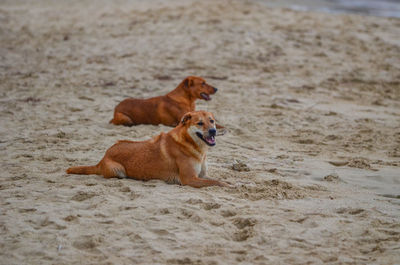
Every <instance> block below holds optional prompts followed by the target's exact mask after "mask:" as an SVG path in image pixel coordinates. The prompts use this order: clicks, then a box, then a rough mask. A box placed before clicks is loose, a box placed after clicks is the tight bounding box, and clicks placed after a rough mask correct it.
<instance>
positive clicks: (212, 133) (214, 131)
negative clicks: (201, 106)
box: [208, 128, 217, 136]
mask: <svg viewBox="0 0 400 265" xmlns="http://www.w3.org/2000/svg"><path fill="white" fill-rule="evenodd" d="M208 134H209V135H211V136H215V135H216V134H217V130H216V129H214V128H211V129H209V130H208Z"/></svg>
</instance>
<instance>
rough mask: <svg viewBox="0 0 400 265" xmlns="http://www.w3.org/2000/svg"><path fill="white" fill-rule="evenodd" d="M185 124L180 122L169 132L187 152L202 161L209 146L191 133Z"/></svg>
mask: <svg viewBox="0 0 400 265" xmlns="http://www.w3.org/2000/svg"><path fill="white" fill-rule="evenodd" d="M183 126H184V125H182V124H179V125H178V126H177V127H175V128H174V129H172V130H171V131H170V132H169V134H170V135H171V136H172V138H173V139H174V140H175V142H177V143H178V144H179V145H181V146H182V147H183V148H184V149H185V150H186V151H187V152H189V153H191V154H192V155H194V156H195V157H196V158H197V159H198V160H200V161H202V160H203V158H204V156H205V154H206V153H207V151H208V148H209V147H208V146H207V145H206V144H205V143H204V142H203V141H202V140H201V139H199V138H198V137H197V136H196V135H195V134H194V133H191V132H190V131H189V129H186V128H183Z"/></svg>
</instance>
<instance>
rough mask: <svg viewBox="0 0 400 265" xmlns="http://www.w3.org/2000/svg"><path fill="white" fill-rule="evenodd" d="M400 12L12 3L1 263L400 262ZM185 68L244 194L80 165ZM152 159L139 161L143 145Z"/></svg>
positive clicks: (224, 176) (5, 67) (141, 130)
mask: <svg viewBox="0 0 400 265" xmlns="http://www.w3.org/2000/svg"><path fill="white" fill-rule="evenodd" d="M399 36H400V20H399V19H393V18H392V19H390V18H377V17H362V16H357V15H330V14H322V13H313V12H298V11H291V10H288V9H284V8H275V9H272V8H268V7H266V6H264V5H262V4H259V3H256V2H253V1H210V0H207V1H153V0H151V1H124V0H119V1H112V2H111V1H76V0H74V1H50V0H49V1H46V0H40V1H2V3H1V4H0V123H1V124H0V125H1V126H0V148H1V151H0V161H1V162H0V163H1V171H2V172H1V178H0V263H1V264H165V263H168V264H237V263H240V264H322V263H325V264H396V263H397V264H398V263H399V260H400V244H399V241H400V200H399V198H400V178H399V175H400V174H399V172H400V71H399V69H400V39H399ZM188 75H198V76H202V77H204V78H205V79H206V80H207V82H208V83H209V84H211V85H213V86H216V87H218V88H219V91H218V93H217V94H215V95H214V96H213V100H212V101H210V102H205V101H198V103H197V109H205V110H208V111H211V112H213V113H214V114H215V116H216V117H217V120H218V121H219V122H220V123H221V124H223V125H225V126H226V127H227V128H228V130H229V132H228V133H227V134H226V135H224V136H221V137H218V138H217V145H216V146H215V147H213V148H211V149H210V151H209V153H208V162H209V176H210V177H211V178H215V179H218V180H221V181H227V182H229V183H231V184H232V185H233V186H234V188H220V187H210V188H203V189H194V188H191V187H186V186H179V185H168V184H166V183H164V182H162V181H150V182H141V181H135V180H132V179H123V180H120V179H104V178H103V177H101V176H94V175H91V176H79V175H67V174H65V169H66V168H68V167H70V166H75V165H91V164H96V163H97V162H98V161H99V160H100V159H101V158H102V156H103V154H104V152H105V150H106V149H107V148H108V147H110V146H111V145H112V144H113V143H115V142H116V141H117V140H119V139H129V140H144V139H149V138H150V137H152V136H154V135H157V134H158V133H160V132H162V131H168V130H170V128H169V127H165V126H146V125H140V126H135V127H131V128H128V127H121V126H113V125H111V124H109V123H108V121H109V120H110V119H111V118H112V114H113V108H114V107H115V106H116V104H117V103H118V102H119V101H121V100H122V99H124V98H127V97H130V96H131V97H138V98H147V97H152V96H157V95H162V94H165V93H167V92H168V91H170V90H172V89H174V88H175V87H176V86H177V85H178V83H179V82H180V81H181V80H182V79H183V78H185V77H186V76H188ZM138 155H140V154H138Z"/></svg>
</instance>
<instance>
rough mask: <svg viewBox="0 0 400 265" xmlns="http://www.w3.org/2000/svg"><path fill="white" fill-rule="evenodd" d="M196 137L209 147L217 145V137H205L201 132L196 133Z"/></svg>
mask: <svg viewBox="0 0 400 265" xmlns="http://www.w3.org/2000/svg"><path fill="white" fill-rule="evenodd" d="M196 135H197V136H198V137H199V138H200V139H201V140H203V142H205V143H206V144H207V145H209V146H214V145H215V136H211V135H210V136H206V137H204V136H203V135H202V134H201V133H200V132H196Z"/></svg>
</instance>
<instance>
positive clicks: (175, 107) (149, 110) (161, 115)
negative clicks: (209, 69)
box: [110, 76, 219, 127]
mask: <svg viewBox="0 0 400 265" xmlns="http://www.w3.org/2000/svg"><path fill="white" fill-rule="evenodd" d="M217 90H218V89H217V88H215V87H212V86H210V85H208V84H207V83H206V81H205V80H204V79H203V78H201V77H196V76H189V77H187V78H185V79H184V80H183V81H182V82H181V83H180V84H179V85H178V87H177V88H175V89H174V90H173V91H171V92H169V93H168V94H166V95H165V96H159V97H154V98H149V99H135V98H128V99H125V100H123V101H121V102H120V103H119V104H118V105H117V106H116V107H115V110H114V118H113V119H112V120H111V121H110V123H113V124H115V125H125V126H132V125H138V124H154V125H157V124H164V125H167V126H176V125H177V124H178V123H179V121H180V120H181V118H182V116H183V115H184V114H185V113H187V112H190V111H194V110H195V107H196V106H195V101H196V99H204V100H207V101H208V100H211V97H210V95H212V94H215V92H217ZM218 127H219V126H218Z"/></svg>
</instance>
